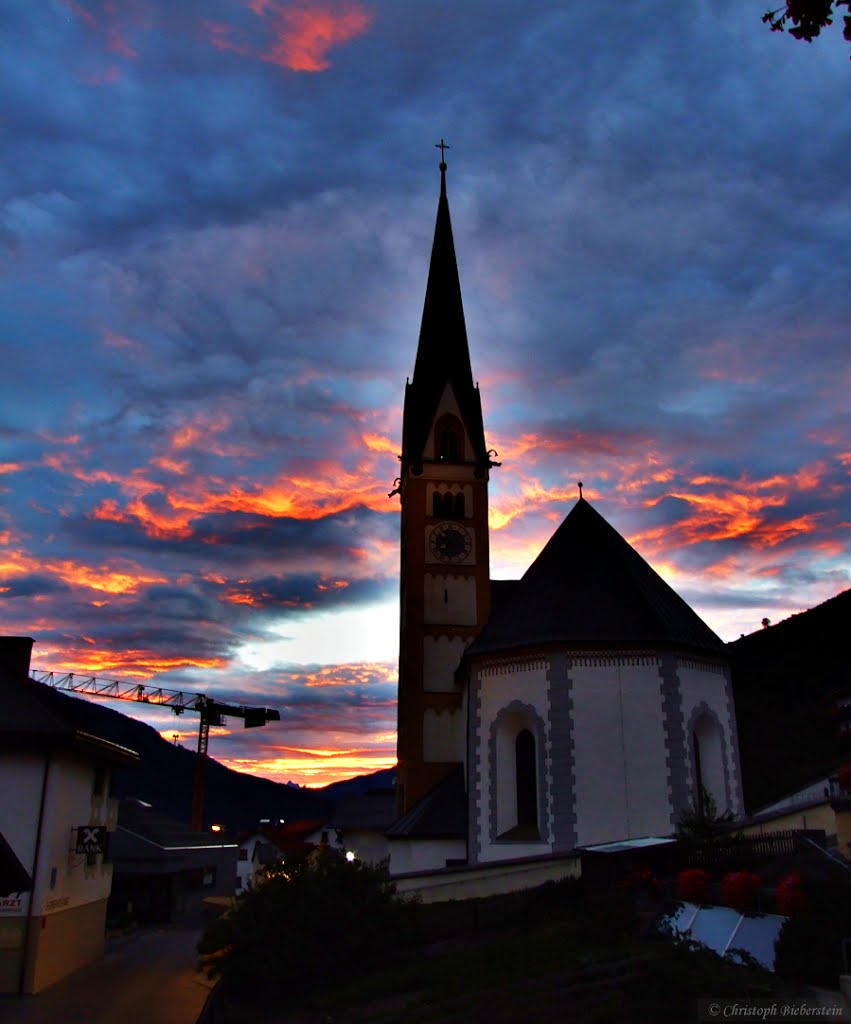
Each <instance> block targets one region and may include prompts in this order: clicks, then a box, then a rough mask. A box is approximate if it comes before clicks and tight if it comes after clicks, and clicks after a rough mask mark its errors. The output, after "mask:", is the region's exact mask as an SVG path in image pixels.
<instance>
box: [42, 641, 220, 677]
mask: <svg viewBox="0 0 851 1024" xmlns="http://www.w3.org/2000/svg"><path fill="white" fill-rule="evenodd" d="M37 658H38V668H37V669H34V671H37V672H61V673H65V672H73V673H75V674H77V673H79V674H80V675H99V674H104V673H107V672H108V673H110V674H112V673H115V674H116V675H122V676H129V677H131V678H133V679H151V678H152V677H153V676H155V675H158V674H159V673H160V672H170V671H172V670H174V669H185V668H203V669H215V668H223V667H224V666H225V664H226V662H225V659H224V658H193V657H191V656H186V657H182V658H170V657H166V656H163V655H159V654H157V653H156V652H154V651H145V650H139V649H136V650H133V649H130V650H122V651H109V650H104V649H92V648H91V647H80V648H74V647H73V646H69V645H65V644H63V645H62V646H61V647H53V646H51V644H50V643H48V642H45V643H39V645H38V649H37Z"/></svg>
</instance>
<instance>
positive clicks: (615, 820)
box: [571, 657, 671, 846]
mask: <svg viewBox="0 0 851 1024" xmlns="http://www.w3.org/2000/svg"><path fill="white" fill-rule="evenodd" d="M571 676H572V678H573V710H574V719H573V730H574V755H575V761H574V774H575V778H576V790H575V792H576V818H577V822H576V830H577V842H578V844H579V845H580V846H586V845H589V844H592V843H606V842H612V841H615V840H618V839H627V838H638V837H641V836H648V835H659V834H661V835H665V834H667V833H668V832H669V831H670V828H671V826H670V813H671V807H670V792H669V788H668V772H667V765H666V757H665V732H664V716H663V712H662V693H661V679H660V676H659V666H658V661H657V659H656V658H655V657H635V658H629V657H628V658H623V659H618V658H607V657H599V658H593V657H588V658H577V659H576V660H575V661H574V664H573V667H572V669H571Z"/></svg>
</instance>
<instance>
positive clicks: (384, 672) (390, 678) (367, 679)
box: [290, 661, 397, 687]
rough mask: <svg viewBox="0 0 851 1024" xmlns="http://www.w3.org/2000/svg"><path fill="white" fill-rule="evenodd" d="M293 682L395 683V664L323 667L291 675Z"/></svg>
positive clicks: (357, 664)
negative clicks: (314, 670)
mask: <svg viewBox="0 0 851 1024" xmlns="http://www.w3.org/2000/svg"><path fill="white" fill-rule="evenodd" d="M290 678H291V679H292V681H293V682H295V683H298V684H299V685H301V686H306V687H317V686H369V685H374V684H375V683H395V682H396V679H397V668H396V665H395V664H391V663H388V662H383V661H364V662H358V663H356V664H352V665H324V666H323V667H322V668H320V669H318V670H317V671H316V672H311V673H304V674H292V675H291V676H290Z"/></svg>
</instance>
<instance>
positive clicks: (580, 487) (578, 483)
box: [576, 480, 582, 501]
mask: <svg viewBox="0 0 851 1024" xmlns="http://www.w3.org/2000/svg"><path fill="white" fill-rule="evenodd" d="M576 486H577V487H578V488H579V499H580V501H581V500H582V481H581V480H577V482H576Z"/></svg>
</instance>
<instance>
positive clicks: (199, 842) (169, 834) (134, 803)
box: [118, 800, 224, 849]
mask: <svg viewBox="0 0 851 1024" xmlns="http://www.w3.org/2000/svg"><path fill="white" fill-rule="evenodd" d="M118 827H119V828H120V829H124V831H125V832H130V833H131V834H132V835H134V836H140V837H141V838H142V839H147V840H148V842H149V843H152V844H153V845H155V846H159V847H161V848H162V849H186V848H187V847H194V846H210V845H213V844H219V843H222V842H224V840H220V839H217V838H216V835H215V833H213V832H198V831H196V830H195V829H192V828H190V827H189V825H184V824H183V822H180V821H175V820H174V819H173V818H168V817H166V815H164V814H160V813H159V812H158V811H156V810H154V808H153V807H151V806H150V805H149V804H146V803H144V802H143V801H141V800H122V801H121V803H120V804H119V805H118Z"/></svg>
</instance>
